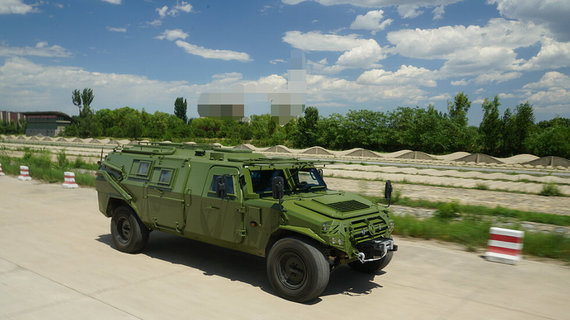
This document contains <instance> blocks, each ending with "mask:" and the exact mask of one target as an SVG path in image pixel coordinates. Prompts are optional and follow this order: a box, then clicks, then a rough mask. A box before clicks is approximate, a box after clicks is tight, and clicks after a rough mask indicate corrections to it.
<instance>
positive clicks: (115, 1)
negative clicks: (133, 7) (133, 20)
mask: <svg viewBox="0 0 570 320" xmlns="http://www.w3.org/2000/svg"><path fill="white" fill-rule="evenodd" d="M102 1H103V2H107V3H110V4H121V0H102Z"/></svg>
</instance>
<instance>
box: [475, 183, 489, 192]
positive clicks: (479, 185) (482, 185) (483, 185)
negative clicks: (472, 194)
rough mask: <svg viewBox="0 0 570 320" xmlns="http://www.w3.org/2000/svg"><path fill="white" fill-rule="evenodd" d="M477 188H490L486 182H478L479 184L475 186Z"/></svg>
mask: <svg viewBox="0 0 570 320" xmlns="http://www.w3.org/2000/svg"><path fill="white" fill-rule="evenodd" d="M475 189H479V190H489V186H488V185H486V184H484V183H477V185H476V186H475Z"/></svg>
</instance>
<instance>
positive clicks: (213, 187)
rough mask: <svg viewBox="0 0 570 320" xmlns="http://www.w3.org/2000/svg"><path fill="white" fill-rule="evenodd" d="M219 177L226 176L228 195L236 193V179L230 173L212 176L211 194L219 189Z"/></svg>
mask: <svg viewBox="0 0 570 320" xmlns="http://www.w3.org/2000/svg"><path fill="white" fill-rule="evenodd" d="M218 177H225V182H226V193H227V194H228V195H235V190H234V179H233V177H232V176H230V175H227V174H226V175H214V176H213V177H212V182H211V183H210V190H209V194H210V195H212V194H213V195H215V194H216V191H217V181H218Z"/></svg>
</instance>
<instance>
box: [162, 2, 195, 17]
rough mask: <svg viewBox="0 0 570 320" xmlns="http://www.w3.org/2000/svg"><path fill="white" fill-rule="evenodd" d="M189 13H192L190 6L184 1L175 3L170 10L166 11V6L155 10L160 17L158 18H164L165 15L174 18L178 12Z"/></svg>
mask: <svg viewBox="0 0 570 320" xmlns="http://www.w3.org/2000/svg"><path fill="white" fill-rule="evenodd" d="M191 11H192V5H191V4H189V3H188V2H185V1H182V2H180V3H177V4H176V5H175V6H174V7H172V8H170V10H168V6H166V5H165V6H162V7H160V8H156V12H157V13H158V15H159V16H160V18H164V17H166V16H167V15H168V16H172V17H174V16H177V15H178V14H179V13H180V12H186V13H189V12H191Z"/></svg>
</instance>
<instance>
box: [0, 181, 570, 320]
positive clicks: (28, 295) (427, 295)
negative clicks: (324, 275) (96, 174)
mask: <svg viewBox="0 0 570 320" xmlns="http://www.w3.org/2000/svg"><path fill="white" fill-rule="evenodd" d="M109 222H110V220H109V219H107V218H105V217H103V215H101V214H100V213H99V212H98V210H97V200H96V192H95V190H94V189H75V190H66V189H63V188H62V187H61V186H60V185H59V184H52V185H48V184H40V183H38V182H34V181H32V182H20V181H18V180H16V179H15V178H14V177H0V319H167V318H169V319H288V320H290V319H341V318H342V319H380V318H387V319H390V318H391V319H569V318H570V304H569V301H570V268H569V267H568V266H563V265H561V264H559V263H553V262H539V261H529V260H523V261H522V262H521V263H519V264H518V265H516V266H510V265H503V264H497V263H492V262H487V261H485V260H484V259H482V258H481V257H480V256H479V255H477V254H475V253H468V252H464V251H462V250H461V249H459V248H457V247H455V246H451V245H446V244H437V243H434V242H426V241H412V240H406V239H398V238H396V241H397V242H398V243H399V245H400V250H399V251H398V252H397V253H396V255H395V257H394V259H393V260H392V263H391V264H390V265H389V266H388V267H387V268H386V270H385V272H382V273H379V274H377V275H374V276H368V275H362V274H359V273H356V272H353V271H352V270H351V269H350V268H348V267H343V268H340V269H338V270H337V271H335V272H334V273H333V274H332V276H331V279H330V283H329V286H328V288H327V289H326V291H325V292H324V294H323V295H322V296H321V297H320V298H319V299H318V300H317V301H314V302H312V303H310V304H298V303H293V302H289V301H286V300H283V299H281V298H279V297H277V296H275V295H273V293H272V289H271V287H270V286H269V283H268V282H267V280H266V277H265V267H264V261H263V259H259V258H256V257H252V256H249V255H245V254H240V253H236V252H232V251H228V250H224V249H220V248H216V247H212V246H209V245H204V244H200V243H197V242H194V241H190V240H186V239H182V238H178V237H175V236H170V235H166V234H161V233H158V232H153V233H152V234H151V237H150V246H149V248H148V249H147V250H146V251H145V252H144V253H142V254H138V255H130V254H124V253H121V252H118V251H116V250H115V249H113V248H112V247H111V244H110V243H111V239H110V234H109Z"/></svg>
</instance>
